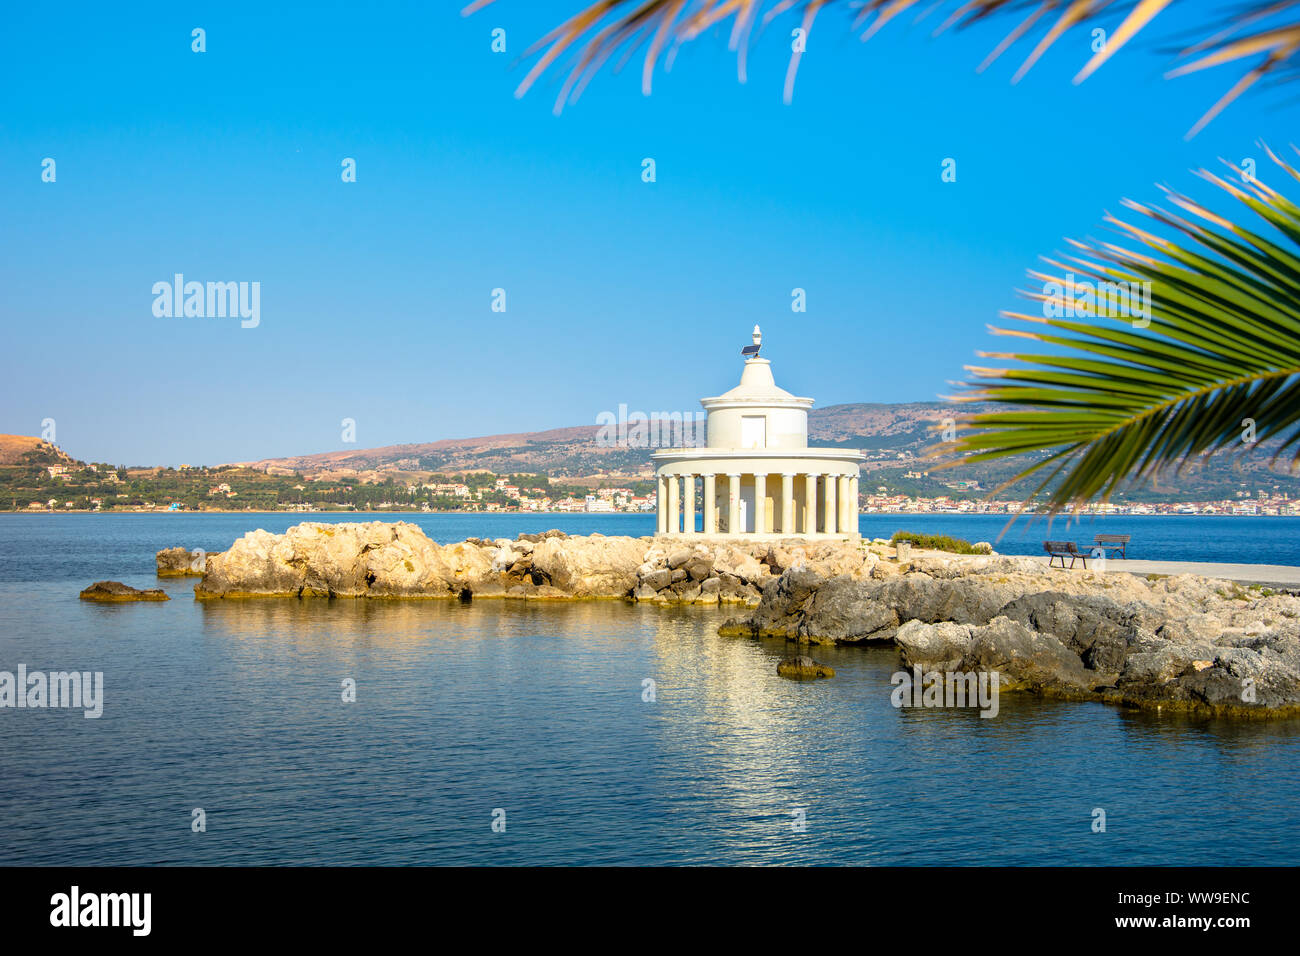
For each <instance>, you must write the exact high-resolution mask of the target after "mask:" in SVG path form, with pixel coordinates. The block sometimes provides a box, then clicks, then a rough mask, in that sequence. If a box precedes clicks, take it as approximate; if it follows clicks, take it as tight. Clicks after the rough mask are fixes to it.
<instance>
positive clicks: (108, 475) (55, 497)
mask: <svg viewBox="0 0 1300 956" xmlns="http://www.w3.org/2000/svg"><path fill="white" fill-rule="evenodd" d="M872 477H874V478H876V479H879V477H880V476H879V473H875V474H873V475H872ZM919 477H921V475H920V473H915V472H909V473H906V474H905V475H904V478H907V479H914V478H919ZM39 479H40V480H39V481H38V484H39V485H40V492H39V493H38V494H33V495H28V496H27V497H26V500H24V499H23V498H20V497H17V496H12V495H11V496H9V500H4V501H0V509H2V510H9V511H28V512H51V511H59V512H71V511H109V510H111V511H130V512H149V511H171V512H176V511H254V510H267V511H301V512H314V511H392V512H403V511H406V512H412V511H418V512H488V513H491V512H537V513H586V514H617V513H624V514H627V513H632V514H636V513H650V514H653V513H654V512H655V510H656V507H657V500H656V492H655V485H654V483H653V482H652V481H649V480H646V479H645V478H643V477H636V478H630V479H625V480H624V482H622V483H614V482H613V481H610V480H609V479H608V478H602V477H596V478H594V479H590V481H591V482H592V484H593V486H592V487H582V486H579V485H576V484H570V485H559V484H556V483H555V482H554V481H552V480H551V479H549V478H547V477H546V476H544V475H509V476H498V475H494V474H492V473H491V472H471V473H467V474H464V475H458V476H455V475H438V476H433V477H432V478H431V480H427V481H425V480H407V481H398V480H395V479H393V478H387V479H385V480H382V481H373V480H372V481H364V480H360V479H357V478H353V477H342V478H328V477H325V476H317V477H315V478H303V477H302V476H293V477H292V478H284V477H278V478H277V477H275V476H268V475H266V474H264V473H262V472H255V471H249V470H247V469H235V468H231V467H229V466H223V467H221V468H213V469H209V468H195V467H190V466H188V465H181V466H180V467H179V468H177V469H169V468H168V469H161V468H160V469H127V468H122V467H110V466H108V465H105V464H94V463H80V462H71V461H62V462H57V463H53V464H46V465H43V466H42V468H41V474H40V475H39ZM865 481H866V476H864V485H863V488H862V492H861V494H860V495H859V497H858V511H859V513H862V514H927V513H938V514H945V513H946V514H1018V513H1020V512H1021V511H1022V506H1021V503H1020V502H1019V501H1017V500H1015V499H990V498H988V497H986V494H987V493H986V492H985V491H984V489H982V488H981V487H980V484H979V482H977V481H955V482H952V483H951V485H952V488H951V494H940V495H917V494H906V493H902V492H899V491H898V490H896V489H894V488H891V486H890V484H877V485H875V486H873V487H871V488H867V487H866V486H865ZM196 489H197V490H196ZM1084 513H1085V514H1096V515H1106V514H1112V515H1260V516H1300V497H1293V496H1291V495H1290V494H1289V493H1286V492H1267V491H1258V492H1256V493H1254V494H1251V493H1249V492H1247V491H1239V492H1237V494H1236V495H1235V496H1234V497H1232V498H1225V499H1218V500H1208V501H1190V502H1142V501H1120V502H1094V503H1092V504H1090V505H1088V506H1087V507H1086V508H1085V509H1084Z"/></svg>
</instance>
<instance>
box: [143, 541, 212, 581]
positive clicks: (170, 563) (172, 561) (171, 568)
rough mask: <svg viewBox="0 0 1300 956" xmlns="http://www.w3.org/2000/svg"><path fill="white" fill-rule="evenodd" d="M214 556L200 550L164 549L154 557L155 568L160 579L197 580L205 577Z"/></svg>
mask: <svg viewBox="0 0 1300 956" xmlns="http://www.w3.org/2000/svg"><path fill="white" fill-rule="evenodd" d="M212 556H213V555H210V554H208V553H207V552H205V551H202V550H200V549H194V550H192V551H191V550H189V549H188V548H163V549H162V550H161V551H159V552H158V553H157V554H155V555H154V566H155V569H156V573H157V575H158V577H160V578H187V577H195V578H197V577H202V576H203V572H204V570H205V569H206V568H207V559H208V558H210V557H212Z"/></svg>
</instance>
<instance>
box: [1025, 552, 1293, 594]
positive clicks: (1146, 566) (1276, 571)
mask: <svg viewBox="0 0 1300 956" xmlns="http://www.w3.org/2000/svg"><path fill="white" fill-rule="evenodd" d="M1034 557H1035V559H1037V560H1041V561H1042V562H1043V563H1044V564H1046V563H1047V562H1048V560H1050V559H1049V558H1048V556H1047V555H1041V556H1040V555H1034ZM1057 563H1058V564H1059V563H1060V562H1057ZM1066 563H1067V564H1068V563H1069V562H1068V561H1067V562H1066ZM1088 567H1089V568H1090V569H1091V568H1095V567H1097V564H1096V562H1095V561H1094V560H1093V559H1092V558H1089V559H1088ZM1074 570H1076V571H1082V570H1083V565H1082V563H1080V562H1077V561H1076V562H1075V565H1074ZM1106 570H1107V571H1127V572H1128V573H1130V574H1199V575H1201V576H1203V577H1207V578H1224V579H1226V580H1228V581H1240V582H1242V583H1243V584H1266V585H1271V586H1272V587H1285V588H1297V587H1300V568H1297V567H1293V566H1291V565H1289V564H1214V563H1209V562H1202V561H1131V560H1130V561H1121V560H1119V559H1118V558H1107V559H1106Z"/></svg>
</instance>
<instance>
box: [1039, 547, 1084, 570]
mask: <svg viewBox="0 0 1300 956" xmlns="http://www.w3.org/2000/svg"><path fill="white" fill-rule="evenodd" d="M1043 550H1044V551H1046V552H1047V554H1048V558H1047V566H1048V567H1049V568H1050V567H1051V566H1052V562H1053V561H1055V560H1056V559H1057V558H1060V559H1061V568H1062V569H1064V568H1065V559H1066V558H1069V559H1070V567H1074V562H1075V561H1082V562H1083V570H1085V571H1087V570H1088V555H1087V554H1085V553H1084V552H1082V551H1080V550H1079V549H1078V548H1077V547H1075V544H1074V542H1073V541H1044V542H1043Z"/></svg>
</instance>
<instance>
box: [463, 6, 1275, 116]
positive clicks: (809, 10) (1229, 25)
mask: <svg viewBox="0 0 1300 956" xmlns="http://www.w3.org/2000/svg"><path fill="white" fill-rule="evenodd" d="M494 2H495V0H473V2H472V3H470V4H469V5H468V6H466V7H465V8H464V9H463V10H462V13H463V14H464V15H466V16H468V15H469V14H471V13H474V12H476V11H478V10H481V9H483V8H484V7H487V6H489V5H491V4H492V3H494ZM1191 2H1192V0H1131V2H1117V0H955V2H949V0H937V2H936V0H924V5H923V4H922V0H598V2H595V3H589V4H588V5H587V6H586V7H584V8H582V9H581V10H579V11H578V12H577V13H576V14H574V15H573V16H572V17H570V18H569V19H568V20H566V21H565V22H564V23H562V24H560V25H559V26H558V27H556V28H555V29H553V30H551V31H550V32H549V33H548V34H546V36H544V37H542V39H541V40H539V41H538V42H537V43H536V44H534V45H533V46H532V47H530V48H529V50H528V51H527V53H526V54H525V58H529V57H532V56H535V55H537V56H538V58H537V61H536V62H535V63H534V65H533V67H532V68H531V69H530V70H529V72H528V74H527V76H526V77H525V78H524V80H523V82H521V83H520V84H519V88H518V90H517V91H516V95H517V96H522V95H523V94H524V93H526V92H527V91H528V89H529V88H530V87H531V86H532V85H533V84H534V83H535V82H536V81H537V79H538V78H539V77H540V76H541V75H542V74H543V73H545V72H546V71H547V70H548V69H550V68H551V67H552V66H553V65H554V64H555V62H556V60H557V59H559V58H560V57H561V56H562V55H563V54H564V53H566V52H570V51H571V52H573V54H574V59H573V61H572V62H571V63H570V65H569V67H568V75H567V77H566V78H565V80H564V83H563V84H562V88H561V90H560V93H559V96H558V97H557V99H556V103H555V111H556V112H557V113H558V112H560V111H561V110H562V109H563V107H564V106H565V104H566V103H568V102H571V101H572V100H574V99H576V98H577V97H578V96H579V95H580V94H581V92H582V90H583V88H584V87H585V86H586V85H587V83H588V82H590V80H591V78H592V77H593V76H594V75H595V74H596V73H597V72H599V71H600V69H601V68H602V67H603V66H604V65H605V64H606V63H607V62H608V61H609V59H610V58H611V57H612V56H613V55H614V54H616V53H620V52H621V53H622V57H621V60H622V61H623V62H626V61H627V60H628V59H630V58H631V57H632V56H633V55H635V53H636V51H637V50H638V49H640V48H641V47H646V54H645V60H644V63H643V66H642V81H641V85H642V90H643V91H644V92H646V93H649V92H650V86H651V80H652V78H653V75H654V71H655V68H656V66H657V65H658V63H659V62H660V60H661V59H663V60H665V61H666V62H667V63H669V64H671V62H672V59H673V56H674V55H675V53H676V50H677V48H678V47H679V46H680V45H681V44H682V43H685V42H688V41H690V40H694V39H695V38H697V37H698V36H699V35H700V34H701V33H703V32H705V31H706V30H708V29H709V28H711V27H713V26H715V25H717V24H721V23H725V22H728V21H730V23H731V32H730V41H729V45H730V47H731V49H732V50H733V51H736V53H737V69H738V72H739V75H740V80H741V82H742V83H743V82H744V81H745V73H746V67H745V57H746V52H747V50H748V46H749V42H750V37H751V36H752V33H753V27H754V25H755V23H757V22H759V21H760V20H761V22H762V24H764V25H765V24H767V23H769V22H770V21H772V20H773V19H775V18H776V17H777V16H780V15H781V14H783V13H787V12H793V13H795V14H797V15H799V16H801V17H802V27H803V29H804V35H805V40H806V37H807V34H808V33H809V31H810V30H811V28H812V24H813V19H814V18H815V17H816V16H817V14H818V12H819V11H821V10H822V9H824V8H828V7H840V8H842V9H845V10H849V9H853V8H856V10H857V13H856V16H855V17H854V18H853V20H852V21H851V26H850V27H849V29H850V30H852V31H854V32H857V33H859V34H860V35H861V38H862V39H863V40H868V39H870V38H871V37H873V36H875V35H876V34H877V33H879V32H880V31H881V30H882V29H883V28H884V27H886V26H887V25H888V24H889V23H891V22H892V21H894V20H896V19H898V18H899V17H901V16H902V15H904V14H907V13H915V14H917V19H923V18H926V17H929V16H932V15H935V14H936V13H937V12H938V11H940V10H943V9H947V10H948V13H947V15H946V16H945V17H944V18H943V20H942V21H940V23H939V26H938V28H937V29H936V30H935V33H936V34H937V33H941V32H943V31H944V30H946V29H948V28H949V27H958V28H962V27H968V26H971V25H973V24H976V23H980V22H982V21H985V20H990V19H994V18H1002V19H1009V18H1018V20H1019V22H1018V24H1017V25H1016V26H1015V27H1014V28H1013V29H1012V30H1011V31H1010V32H1009V33H1008V34H1007V36H1006V37H1005V38H1004V39H1003V40H1002V42H1001V43H999V44H998V45H997V47H996V48H995V49H994V50H993V51H992V53H990V54H989V56H988V58H987V59H985V60H984V62H983V63H981V64H980V66H979V69H981V70H983V69H985V68H987V67H988V66H989V65H990V64H991V63H993V62H994V61H995V60H997V59H998V58H999V57H1000V56H1001V55H1002V54H1003V53H1004V52H1006V50H1008V49H1009V48H1010V47H1012V46H1013V45H1015V44H1016V43H1017V42H1019V41H1020V40H1021V39H1024V38H1025V37H1027V36H1028V37H1033V36H1035V35H1036V34H1035V30H1036V28H1037V29H1038V30H1039V35H1037V39H1036V41H1035V43H1034V46H1033V49H1032V50H1031V51H1030V53H1029V55H1028V56H1027V57H1026V58H1025V60H1024V61H1023V62H1022V63H1021V65H1020V67H1019V69H1017V71H1016V73H1015V75H1014V77H1013V82H1014V81H1016V80H1019V79H1020V78H1021V77H1022V76H1024V74H1025V73H1026V72H1028V71H1029V69H1030V68H1031V67H1033V65H1034V64H1035V63H1037V62H1038V60H1039V59H1040V58H1041V57H1042V55H1043V54H1044V53H1045V52H1046V51H1047V50H1048V49H1049V48H1050V47H1051V46H1052V45H1053V44H1055V43H1056V41H1057V40H1059V39H1060V38H1061V37H1062V36H1064V35H1065V34H1066V33H1068V32H1070V31H1072V30H1074V29H1076V28H1084V29H1093V28H1095V27H1096V26H1098V25H1100V24H1101V23H1102V22H1103V21H1105V22H1107V24H1109V23H1110V22H1111V21H1110V19H1109V18H1111V17H1112V16H1114V17H1115V19H1118V16H1117V11H1120V10H1125V9H1126V10H1127V13H1126V15H1125V16H1124V19H1123V20H1122V21H1120V22H1119V25H1118V27H1116V29H1115V30H1114V31H1113V32H1112V33H1111V34H1110V36H1109V38H1108V40H1107V41H1106V42H1105V43H1104V44H1103V45H1102V47H1101V49H1100V50H1098V51H1097V52H1096V53H1094V54H1093V56H1092V57H1091V59H1089V60H1088V61H1087V63H1085V64H1083V66H1082V68H1081V69H1080V70H1079V73H1078V74H1077V75H1076V76H1075V78H1074V81H1075V82H1076V83H1081V82H1082V81H1083V80H1085V79H1087V78H1088V77H1089V76H1091V75H1092V74H1093V73H1094V72H1095V71H1096V70H1097V69H1098V68H1099V67H1100V66H1101V65H1102V64H1104V63H1105V62H1106V61H1107V60H1109V59H1110V58H1111V57H1113V56H1114V55H1115V53H1117V52H1118V51H1119V50H1120V49H1122V48H1123V47H1125V46H1126V45H1127V44H1128V43H1129V41H1130V40H1132V39H1133V38H1134V37H1136V36H1137V35H1138V34H1140V33H1141V32H1142V31H1143V30H1145V29H1146V28H1147V27H1148V26H1149V25H1150V24H1151V23H1152V21H1154V20H1155V19H1156V18H1157V16H1158V15H1159V14H1161V13H1162V12H1164V10H1165V9H1166V8H1169V7H1172V6H1173V5H1174V4H1175V3H1181V4H1182V5H1183V6H1184V7H1186V6H1188V5H1190V3H1191ZM1203 7H1204V5H1203V4H1202V7H1201V8H1199V9H1196V10H1195V11H1194V13H1193V16H1195V17H1196V26H1195V28H1194V29H1193V31H1192V33H1193V36H1195V37H1197V39H1196V40H1195V42H1193V43H1191V45H1190V46H1187V47H1185V48H1184V49H1183V50H1182V51H1181V52H1180V53H1179V54H1178V56H1177V59H1178V60H1181V61H1184V62H1182V64H1181V65H1179V66H1176V67H1174V68H1173V69H1171V70H1170V71H1169V72H1168V73H1167V74H1166V76H1169V77H1175V76H1182V75H1185V74H1187V73H1192V72H1196V71H1199V70H1204V69H1209V68H1211V67H1215V66H1220V65H1223V64H1229V63H1240V62H1241V61H1248V62H1249V63H1250V64H1251V65H1250V66H1249V68H1248V69H1247V70H1246V71H1245V72H1244V73H1242V74H1241V76H1240V77H1239V78H1238V79H1237V81H1236V82H1235V83H1234V84H1233V85H1232V86H1231V87H1230V88H1229V89H1228V91H1227V92H1226V93H1224V95H1223V96H1222V97H1221V98H1220V99H1219V101H1218V102H1217V103H1215V104H1214V105H1213V106H1212V107H1211V108H1210V109H1209V110H1208V111H1207V112H1206V113H1205V115H1203V116H1202V117H1201V118H1200V119H1199V120H1198V121H1197V122H1196V124H1195V125H1194V126H1193V127H1192V128H1191V130H1190V131H1189V132H1188V134H1187V135H1188V138H1190V137H1192V136H1194V135H1196V133H1198V132H1200V130H1201V129H1203V128H1204V127H1205V125H1206V124H1208V123H1209V122H1210V121H1211V120H1212V119H1214V117H1215V116H1217V115H1218V114H1219V113H1221V112H1222V111H1223V110H1224V109H1225V108H1226V107H1227V106H1228V105H1229V104H1230V103H1231V102H1232V101H1233V100H1235V99H1236V98H1237V97H1239V96H1240V95H1241V94H1242V93H1244V92H1245V91H1246V90H1248V89H1250V88H1251V87H1252V86H1254V85H1255V84H1256V83H1258V82H1259V81H1260V80H1261V79H1264V78H1266V77H1269V78H1271V77H1274V76H1287V75H1292V74H1293V73H1294V71H1295V70H1296V68H1297V62H1298V61H1300V56H1298V55H1300V10H1297V9H1296V8H1297V7H1300V0H1245V2H1243V3H1242V4H1241V5H1240V6H1239V7H1238V8H1237V9H1235V10H1233V11H1228V12H1218V11H1212V10H1206V9H1204V8H1203ZM539 54H540V55H539ZM801 57H802V51H801V50H798V49H796V50H794V51H793V52H792V53H791V55H790V64H789V67H788V68H787V71H786V80H785V99H786V102H789V101H790V99H791V97H792V95H793V89H794V80H795V74H796V73H797V71H798V68H799V61H800V59H801Z"/></svg>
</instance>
